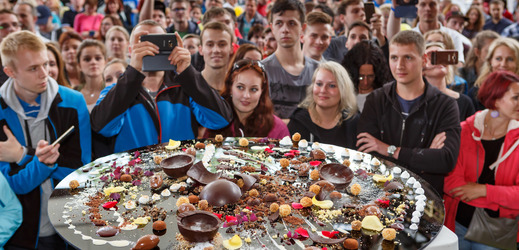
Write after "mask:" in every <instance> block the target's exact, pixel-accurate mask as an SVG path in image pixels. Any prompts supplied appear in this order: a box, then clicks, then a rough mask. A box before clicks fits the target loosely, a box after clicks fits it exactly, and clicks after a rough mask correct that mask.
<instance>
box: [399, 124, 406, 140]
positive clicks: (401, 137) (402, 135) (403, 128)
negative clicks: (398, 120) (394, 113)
mask: <svg viewBox="0 0 519 250" xmlns="http://www.w3.org/2000/svg"><path fill="white" fill-rule="evenodd" d="M405 120H406V119H403V120H402V132H400V144H399V145H400V146H402V139H403V138H404V130H405Z"/></svg>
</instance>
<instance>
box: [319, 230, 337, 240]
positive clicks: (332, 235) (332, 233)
mask: <svg viewBox="0 0 519 250" xmlns="http://www.w3.org/2000/svg"><path fill="white" fill-rule="evenodd" d="M338 233H339V232H337V231H322V234H323V235H324V236H326V237H328V238H333V237H334V236H335V235H336V234H338Z"/></svg>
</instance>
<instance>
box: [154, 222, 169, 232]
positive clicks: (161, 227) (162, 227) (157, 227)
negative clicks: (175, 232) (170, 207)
mask: <svg viewBox="0 0 519 250" xmlns="http://www.w3.org/2000/svg"><path fill="white" fill-rule="evenodd" d="M165 229H166V222H164V221H161V220H158V221H155V222H153V230H157V231H162V230H165Z"/></svg>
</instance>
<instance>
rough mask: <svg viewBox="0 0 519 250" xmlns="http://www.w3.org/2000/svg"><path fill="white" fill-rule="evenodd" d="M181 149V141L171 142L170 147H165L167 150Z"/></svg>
mask: <svg viewBox="0 0 519 250" xmlns="http://www.w3.org/2000/svg"><path fill="white" fill-rule="evenodd" d="M178 147H180V141H175V140H171V139H170V140H169V143H168V145H167V146H166V147H165V148H166V149H167V150H174V149H177V148H178Z"/></svg>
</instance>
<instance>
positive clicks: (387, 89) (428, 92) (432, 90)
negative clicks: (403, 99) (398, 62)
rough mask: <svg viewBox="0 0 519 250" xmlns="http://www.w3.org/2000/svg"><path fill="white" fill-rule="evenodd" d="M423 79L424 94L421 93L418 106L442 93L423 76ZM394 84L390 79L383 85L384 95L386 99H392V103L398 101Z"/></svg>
mask: <svg viewBox="0 0 519 250" xmlns="http://www.w3.org/2000/svg"><path fill="white" fill-rule="evenodd" d="M423 80H424V82H425V89H424V94H423V97H424V98H422V99H420V102H419V105H418V107H419V106H421V105H422V104H423V103H425V102H427V101H429V100H431V99H432V98H434V97H436V96H437V95H440V94H442V92H441V91H440V90H438V89H437V88H436V87H434V86H432V85H431V84H430V83H429V82H428V81H427V79H425V78H423ZM396 85H397V83H396V81H392V82H389V83H386V84H385V85H384V86H383V88H384V94H385V95H386V97H387V99H388V100H392V102H393V103H397V102H398V100H397V93H396Z"/></svg>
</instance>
